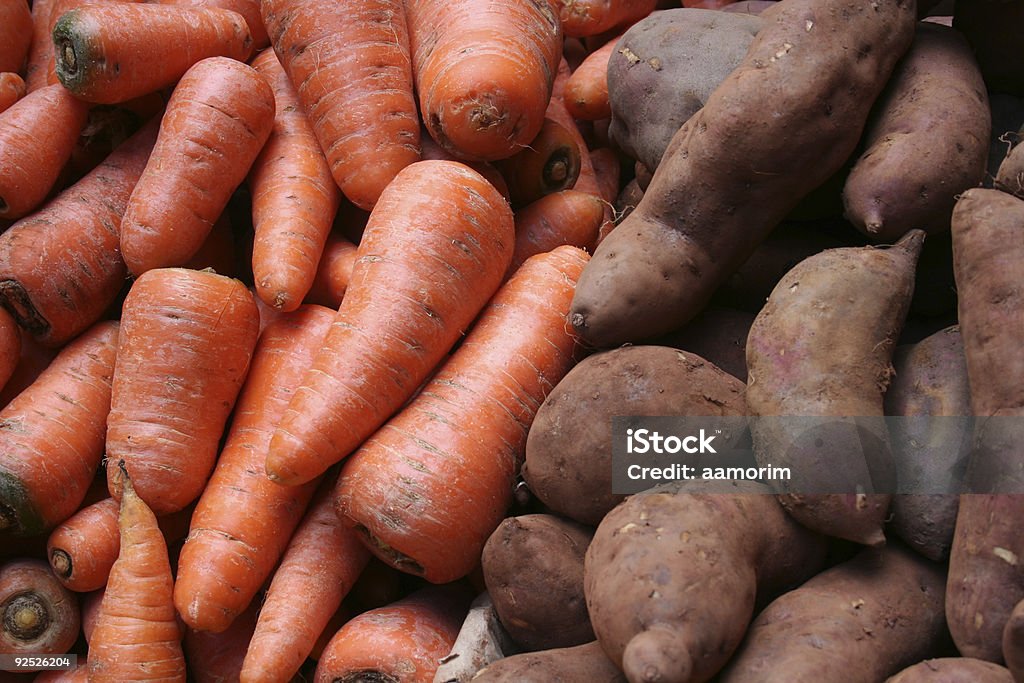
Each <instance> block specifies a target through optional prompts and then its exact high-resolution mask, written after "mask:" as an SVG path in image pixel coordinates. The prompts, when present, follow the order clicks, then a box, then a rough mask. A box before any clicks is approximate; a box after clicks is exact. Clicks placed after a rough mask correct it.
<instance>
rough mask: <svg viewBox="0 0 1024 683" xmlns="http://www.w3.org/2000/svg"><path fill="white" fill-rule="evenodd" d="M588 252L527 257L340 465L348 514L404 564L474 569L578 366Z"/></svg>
mask: <svg viewBox="0 0 1024 683" xmlns="http://www.w3.org/2000/svg"><path fill="white" fill-rule="evenodd" d="M588 258H589V257H588V256H587V255H586V254H585V253H584V252H582V251H580V250H579V249H576V248H575V247H569V246H563V247H559V248H557V249H555V250H554V251H551V252H548V253H547V254H542V255H540V256H535V257H534V258H532V259H530V260H528V261H527V262H526V263H524V264H523V265H522V266H521V267H520V268H519V270H518V271H517V272H516V274H515V275H513V276H512V278H511V279H510V280H509V281H508V282H507V283H506V284H505V285H504V286H503V287H502V288H501V289H500V290H499V291H498V293H497V294H496V295H495V297H494V299H493V300H492V301H491V303H490V304H488V306H487V308H486V309H485V310H484V312H483V313H482V314H481V316H480V319H479V320H478V321H477V323H476V324H475V325H474V326H473V328H472V330H470V332H469V334H468V336H467V337H466V339H465V340H464V341H463V342H462V345H461V346H460V347H459V348H458V350H456V351H455V353H453V354H452V357H451V359H450V360H448V362H447V363H445V364H444V365H443V366H442V367H441V369H440V370H438V372H437V375H435V376H434V378H433V379H431V380H430V382H428V383H427V385H426V386H425V387H424V388H423V389H422V391H421V392H420V393H419V394H418V395H417V396H416V398H414V399H413V400H412V401H411V402H410V403H409V405H407V406H406V407H405V408H404V409H403V410H402V412H401V413H399V414H398V415H396V416H395V417H394V418H392V419H391V420H390V421H388V423H387V424H385V425H384V426H383V427H381V428H380V430H378V431H377V432H376V433H375V434H374V435H373V436H372V437H371V438H370V439H369V440H368V441H367V442H366V443H365V444H364V445H363V446H362V447H361V448H360V449H359V450H358V451H356V452H355V453H354V454H353V455H352V457H351V458H349V460H348V461H346V463H345V465H344V467H343V468H342V470H341V476H340V477H339V478H338V486H337V489H336V492H335V493H336V499H337V510H338V514H339V515H341V516H343V517H345V518H347V519H348V520H349V521H350V523H351V524H354V525H355V528H356V530H357V531H359V533H360V535H361V537H362V538H363V540H364V542H366V544H367V545H368V547H369V548H370V549H371V550H372V551H373V553H374V554H375V555H376V556H377V557H379V558H381V559H382V560H384V561H385V562H387V563H388V564H390V565H391V566H393V567H396V568H397V569H401V570H403V571H406V572H408V573H411V574H416V575H418V576H422V577H424V578H426V579H427V580H428V581H431V582H432V583H445V582H448V581H454V580H455V579H458V578H460V577H462V576H465V575H466V574H467V573H469V571H470V570H471V569H473V567H474V566H475V565H476V564H477V562H478V561H479V559H480V552H481V550H482V549H483V545H484V543H485V542H486V541H487V538H488V536H489V535H490V534H491V532H493V531H494V529H495V528H497V526H498V524H499V523H500V522H501V520H502V519H503V518H504V516H505V512H506V510H507V509H508V506H509V505H510V503H511V502H512V488H513V484H514V482H515V476H516V473H517V472H518V471H519V468H520V465H521V464H522V460H523V456H524V449H525V447H526V434H527V432H528V431H529V428H530V423H531V422H532V421H533V417H534V415H535V414H536V411H537V409H538V408H539V407H540V404H541V403H542V402H543V401H544V398H545V397H546V396H547V394H548V392H549V391H550V390H551V389H552V387H553V386H554V385H555V384H556V383H557V382H558V381H559V379H560V378H561V377H562V376H563V375H564V374H565V373H566V372H568V370H569V368H570V367H572V364H573V351H574V346H575V339H574V336H573V335H572V334H571V328H569V327H568V326H567V323H566V316H567V315H568V311H569V305H570V303H571V301H572V295H573V291H574V289H575V286H576V280H577V278H578V277H579V274H580V272H581V271H582V270H583V266H584V265H585V264H586V262H587V260H588Z"/></svg>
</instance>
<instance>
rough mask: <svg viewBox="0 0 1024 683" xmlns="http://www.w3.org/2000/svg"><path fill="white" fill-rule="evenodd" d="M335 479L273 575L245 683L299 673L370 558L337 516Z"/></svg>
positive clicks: (244, 673)
mask: <svg viewBox="0 0 1024 683" xmlns="http://www.w3.org/2000/svg"><path fill="white" fill-rule="evenodd" d="M335 479H336V477H333V476H332V477H329V478H328V479H326V480H325V481H324V483H323V484H322V485H321V487H320V489H319V490H318V491H317V494H316V497H315V498H314V499H313V503H312V504H311V505H310V508H309V511H308V512H307V513H306V516H305V517H304V518H303V520H302V523H301V524H299V527H298V529H296V530H295V534H294V535H293V536H292V539H291V542H290V543H289V544H288V549H287V550H285V553H284V557H283V558H282V559H281V565H280V566H279V567H278V568H277V571H276V572H275V573H274V579H273V581H271V583H270V588H268V589H267V595H266V597H265V598H264V601H263V609H261V610H260V615H259V619H258V621H257V622H256V632H255V633H254V634H253V636H252V641H251V642H250V644H249V651H248V652H247V653H246V655H245V663H244V664H243V665H242V675H241V677H240V680H241V683H257V682H259V683H270V682H272V681H283V680H287V679H288V678H290V677H291V676H292V675H294V674H295V672H296V671H298V670H299V667H300V666H302V662H303V661H305V659H306V657H307V656H309V653H310V651H311V650H312V648H313V644H314V643H315V641H316V637H317V636H318V635H320V632H321V631H322V630H323V628H324V626H325V625H326V624H327V622H328V621H329V620H330V618H331V615H333V614H334V613H335V611H337V609H338V607H339V606H340V605H341V601H342V599H343V598H344V597H345V595H346V594H347V593H348V592H349V590H350V589H351V588H352V584H353V583H355V581H356V579H357V578H358V576H359V573H360V572H361V571H362V570H363V567H365V566H366V563H367V562H368V561H369V560H370V553H369V552H368V551H367V550H366V548H364V547H363V545H362V544H361V543H360V542H359V539H358V538H357V537H356V534H355V533H354V532H353V531H352V530H351V529H349V528H347V527H346V526H344V525H343V524H342V523H341V520H340V519H338V517H337V515H335V514H334V507H333V501H332V498H331V495H330V494H331V490H332V489H333V487H334V481H335Z"/></svg>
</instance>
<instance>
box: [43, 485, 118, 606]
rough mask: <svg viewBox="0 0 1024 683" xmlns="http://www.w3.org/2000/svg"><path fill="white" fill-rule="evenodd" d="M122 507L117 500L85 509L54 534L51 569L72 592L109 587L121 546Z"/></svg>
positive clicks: (50, 547) (49, 543) (49, 547)
mask: <svg viewBox="0 0 1024 683" xmlns="http://www.w3.org/2000/svg"><path fill="white" fill-rule="evenodd" d="M118 507H119V506H118V503H117V501H116V500H114V499H113V498H105V499H103V500H101V501H99V502H97V503H93V504H92V505H89V506H87V507H84V508H82V509H81V510H79V511H78V512H76V513H75V514H74V515H72V516H71V517H69V518H68V519H66V520H65V521H64V522H63V523H61V524H60V526H58V527H57V528H56V529H54V530H53V532H52V533H51V534H50V538H49V539H48V540H47V542H46V548H47V555H48V557H49V559H50V566H51V567H52V568H53V572H54V575H55V576H56V577H57V579H58V580H59V581H60V582H61V583H62V584H64V587H65V588H67V589H68V590H73V591H78V592H82V593H85V592H89V591H94V590H99V589H100V588H102V587H103V586H105V585H106V583H107V577H108V576H109V575H110V568H111V567H112V566H114V561H115V560H116V559H117V553H118V550H119V549H120V546H121V537H120V535H119V534H118V531H117V513H118Z"/></svg>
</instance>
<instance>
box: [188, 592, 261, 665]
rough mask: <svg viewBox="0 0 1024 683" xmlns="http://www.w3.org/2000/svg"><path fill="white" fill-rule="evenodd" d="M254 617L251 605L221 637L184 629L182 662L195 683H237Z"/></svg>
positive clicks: (256, 608) (256, 610)
mask: <svg viewBox="0 0 1024 683" xmlns="http://www.w3.org/2000/svg"><path fill="white" fill-rule="evenodd" d="M258 613H259V602H258V601H254V602H253V603H252V604H251V605H250V606H249V607H248V608H247V609H246V610H245V611H244V612H242V613H241V614H239V615H238V618H237V619H235V620H234V621H232V622H231V626H229V627H228V628H227V630H225V631H223V632H222V633H211V632H209V631H196V630H195V629H191V628H186V629H185V643H184V645H185V658H186V659H187V660H188V669H189V671H190V672H191V674H192V679H193V680H194V681H195V683H238V677H239V675H240V674H241V673H242V662H243V661H244V660H245V653H246V651H247V650H248V649H249V642H250V641H251V640H252V634H253V632H254V631H255V630H256V615H257V614H258Z"/></svg>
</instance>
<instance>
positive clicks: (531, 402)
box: [0, 0, 653, 682]
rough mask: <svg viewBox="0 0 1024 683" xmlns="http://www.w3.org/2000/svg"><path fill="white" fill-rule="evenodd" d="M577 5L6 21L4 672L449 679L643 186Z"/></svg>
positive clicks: (83, 5)
mask: <svg viewBox="0 0 1024 683" xmlns="http://www.w3.org/2000/svg"><path fill="white" fill-rule="evenodd" d="M577 4H578V3H577ZM606 4H607V3H606ZM627 4H628V3H627ZM651 4H652V5H653V3H651ZM484 5H486V7H484ZM611 5H615V3H611ZM632 5H635V6H633V7H631V8H630V9H628V10H627V11H623V10H621V9H615V8H614V7H608V8H605V9H601V8H599V7H597V5H596V4H595V6H594V7H593V8H591V10H589V11H590V13H591V15H592V17H591V21H592V22H593V25H592V27H591V28H592V30H593V33H594V34H597V33H599V32H603V31H607V30H608V29H609V28H616V30H617V31H618V32H619V33H621V30H622V29H623V28H624V26H625V25H624V24H623V22H631V21H635V20H637V19H638V18H640V16H643V14H645V12H644V11H643V9H642V8H641V7H640V4H639V3H632ZM599 13H604V14H605V15H606V16H602V17H597V14H599ZM620 15H621V16H620ZM567 18H568V17H567V15H566V10H565V7H564V6H563V4H562V3H561V2H556V0H541V1H540V2H538V1H537V0H487V1H486V2H484V3H481V2H469V0H411V1H407V2H396V1H395V0H359V1H358V2H354V3H347V4H345V5H344V6H341V5H339V6H338V7H337V8H336V9H331V8H330V7H327V6H325V5H324V4H323V3H311V2H309V0H263V1H262V2H258V1H257V0H148V1H146V2H133V1H131V0H35V2H32V3H30V2H28V0H0V388H2V391H0V548H2V549H3V551H2V552H0V586H4V585H5V584H4V582H5V581H9V582H10V581H16V582H17V585H18V586H19V588H18V590H23V592H24V593H25V594H26V595H28V596H30V598H31V600H29V599H28V598H26V600H28V602H26V605H29V607H31V609H32V610H35V609H36V607H32V605H36V604H39V605H43V606H45V607H47V608H49V607H52V606H54V605H58V604H59V609H58V610H57V611H56V612H50V611H46V610H45V609H44V610H43V611H42V612H40V613H41V614H42V613H45V614H58V615H60V617H59V619H57V620H56V621H59V622H60V623H59V624H54V623H50V621H40V620H39V619H36V617H34V616H33V617H32V618H31V619H30V618H29V616H32V615H35V614H36V612H32V611H31V610H29V611H24V612H23V615H27V616H24V617H21V616H19V617H18V618H17V619H14V618H13V617H12V619H14V621H17V622H18V623H20V624H22V626H23V627H24V628H23V629H22V631H21V632H18V633H9V631H10V628H9V624H8V623H7V622H4V623H3V625H2V626H0V654H4V653H7V652H8V651H9V648H10V647H12V646H9V645H8V643H9V642H16V641H17V638H22V640H24V639H25V637H26V636H25V633H26V632H31V636H32V638H31V639H30V640H29V641H28V642H29V644H28V645H24V644H22V645H21V646H20V647H23V648H24V647H27V648H28V649H29V651H32V652H34V653H36V654H60V653H75V654H77V655H78V661H79V667H78V669H77V670H76V671H73V672H66V673H64V674H60V675H58V674H56V673H54V672H47V673H45V674H41V675H40V677H39V679H38V680H42V681H72V680H83V681H84V680H86V679H87V680H89V681H121V682H123V681H129V680H150V679H159V680H167V681H171V680H176V681H184V680H186V676H188V677H189V678H190V680H192V679H194V680H197V681H227V680H233V681H238V680H240V681H249V682H253V681H267V682H273V681H289V680H292V679H293V678H294V677H296V676H305V677H306V678H307V679H309V678H311V677H313V676H315V677H316V678H317V680H320V679H323V680H334V679H343V680H348V679H347V678H346V677H348V676H351V675H354V674H353V672H362V673H361V674H360V675H367V676H371V677H372V676H380V677H383V678H382V679H381V680H391V679H392V678H388V677H393V678H394V679H395V680H403V681H404V680H417V681H419V680H427V681H429V680H431V677H432V671H433V668H435V667H436V664H437V662H438V660H439V659H440V658H442V657H444V656H445V655H446V654H447V652H448V650H449V649H450V648H451V646H452V644H453V642H454V640H455V636H456V634H457V632H458V629H459V626H460V625H461V623H462V619H463V618H464V616H465V614H466V612H467V610H468V608H469V603H470V601H471V599H472V596H473V594H474V592H475V591H476V590H478V589H479V584H478V583H477V584H474V579H473V578H472V577H473V575H474V571H475V569H476V567H477V565H478V563H479V557H480V553H481V548H482V546H483V543H484V541H485V540H486V538H487V536H488V535H489V534H490V533H491V531H493V530H494V528H496V527H497V525H498V524H499V523H500V521H501V519H502V518H503V517H504V516H505V515H506V514H508V513H509V510H510V508H511V507H513V506H514V505H515V503H514V501H513V495H512V491H513V488H514V485H515V480H516V477H517V474H518V471H519V467H520V466H521V464H522V459H523V457H524V448H525V438H526V434H527V432H528V430H529V426H530V423H531V421H532V419H533V415H534V414H535V412H536V410H537V408H538V407H539V406H540V404H541V403H542V402H543V400H544V398H545V396H546V395H547V393H548V392H549V391H550V390H551V389H552V388H553V386H554V385H555V384H556V383H557V382H558V380H559V379H560V378H561V376H563V375H564V374H565V373H566V372H568V370H569V369H570V368H571V367H572V365H573V364H574V363H575V362H576V361H577V360H578V359H579V357H580V356H581V354H580V353H579V351H580V349H579V348H577V341H576V339H575V337H574V336H573V335H572V334H571V328H570V327H569V326H568V325H566V324H565V318H566V315H567V313H568V306H569V303H570V301H571V299H572V294H573V291H574V288H575V283H576V280H577V278H578V276H579V273H580V271H581V269H582V268H583V265H584V264H585V263H586V261H587V260H588V258H589V256H588V254H587V252H589V251H592V250H593V248H594V247H595V246H596V244H597V242H598V241H599V239H600V238H601V236H602V230H605V231H606V230H607V229H608V228H609V227H610V226H611V218H612V212H611V206H612V203H613V202H614V200H615V198H616V195H617V194H618V189H619V185H620V166H621V167H622V168H628V167H627V165H626V164H625V162H624V161H622V162H620V159H619V157H618V156H617V154H616V153H615V152H612V151H611V150H609V149H604V150H601V149H599V148H601V147H602V146H603V145H602V143H601V139H602V136H601V134H600V129H601V122H600V121H597V122H596V123H595V122H594V121H593V119H596V118H599V117H600V116H602V115H604V116H605V118H607V114H606V113H605V109H602V106H604V105H606V101H601V93H602V92H603V93H604V96H605V99H606V97H607V87H606V85H605V84H604V83H603V78H604V76H603V74H602V73H601V70H600V68H593V67H592V66H590V67H589V68H587V69H581V70H580V74H581V76H579V77H577V78H576V82H574V84H573V92H587V93H597V95H596V98H597V100H598V101H597V102H596V103H592V102H587V103H586V104H585V105H583V104H579V103H577V102H575V101H574V102H573V103H572V104H570V103H569V102H566V103H565V104H563V103H562V97H563V92H565V88H566V78H567V76H568V75H569V70H568V67H567V65H566V62H565V59H564V58H563V51H564V48H565V40H566V37H567V36H569V35H573V36H577V37H578V36H581V35H584V34H588V33H587V31H588V30H590V29H588V28H587V27H582V28H581V25H577V24H571V22H570V24H571V25H572V26H573V27H572V28H571V29H569V28H568V26H569V25H570V24H566V20H567ZM588 35H589V34H588ZM608 49H609V48H606V49H605V51H604V52H607V51H608ZM602 58H604V59H605V60H606V59H607V56H606V55H604V54H603V53H601V54H595V59H594V60H590V62H596V63H600V60H601V59H602ZM581 78H585V79H589V80H588V81H587V82H583V83H581V82H580V80H581ZM567 107H568V108H567ZM569 111H573V112H574V113H575V112H580V111H585V114H583V115H579V118H578V119H577V118H573V115H572V114H569V113H568V112H569ZM584 119H590V120H584ZM605 144H606V143H605ZM622 179H623V180H628V178H622ZM453 482H454V483H453ZM463 498H469V499H471V500H472V503H473V504H472V505H465V506H463V505H462V503H463V502H464V501H462V500H461V499H463ZM8 576H9V577H13V578H8ZM430 584H443V585H442V586H440V587H434V586H431V585H430ZM474 586H475V588H474ZM33 601H34V602H33ZM19 604H20V603H19ZM25 609H26V610H28V609H29V608H28V607H26V608H25ZM40 609H42V608H40ZM37 622H38V623H37ZM12 623H13V622H12ZM58 626H59V627H60V628H57V627H58ZM44 632H45V633H44ZM40 634H43V635H40ZM17 642H21V641H17ZM33 648H35V649H33ZM318 660H319V665H318ZM410 670H415V671H416V672H417V673H416V676H414V677H406V678H403V675H405V674H403V673H402V672H403V671H410ZM0 676H2V674H0ZM4 680H6V679H4ZM18 680H20V679H18ZM373 680H377V679H376V678H374V679H373Z"/></svg>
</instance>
